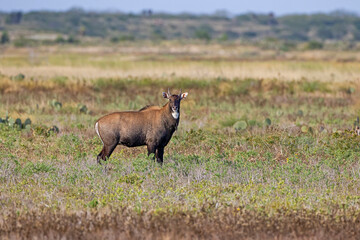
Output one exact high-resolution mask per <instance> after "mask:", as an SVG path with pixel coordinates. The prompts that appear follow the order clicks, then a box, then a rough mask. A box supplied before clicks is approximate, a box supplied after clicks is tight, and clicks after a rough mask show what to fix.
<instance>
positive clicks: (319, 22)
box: [0, 8, 360, 43]
mask: <svg viewBox="0 0 360 240" xmlns="http://www.w3.org/2000/svg"><path fill="white" fill-rule="evenodd" d="M24 29H25V30H27V31H32V32H42V33H43V32H49V33H57V34H59V35H66V36H69V39H61V38H59V39H57V40H56V41H57V42H58V43H65V42H70V43H71V42H76V41H77V40H75V39H77V38H76V37H82V36H88V37H98V38H107V39H109V40H110V41H112V42H119V41H134V40H141V39H150V40H162V39H200V40H204V41H211V40H215V39H216V40H219V41H228V40H235V39H249V40H253V39H267V38H276V39H280V40H286V41H298V42H303V41H319V42H323V41H342V40H346V41H360V17H359V16H358V15H357V14H354V13H350V12H345V11H335V12H332V13H328V14H322V13H319V14H292V15H285V16H279V17H277V16H275V14H273V13H267V14H256V13H245V14H239V15H231V14H228V13H227V12H225V11H217V12H216V13H214V14H207V15H197V14H189V13H183V14H167V13H156V12H153V11H152V10H151V9H145V10H143V11H141V12H140V13H138V14H134V13H113V12H92V11H84V10H82V9H79V8H73V9H70V10H68V11H64V12H51V11H32V12H28V13H22V12H10V13H4V12H2V13H0V31H3V33H2V35H3V36H2V38H1V43H6V42H9V41H10V38H9V35H8V32H12V31H17V32H21V31H24Z"/></svg>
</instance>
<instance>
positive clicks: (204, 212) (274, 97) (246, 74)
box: [0, 45, 360, 239]
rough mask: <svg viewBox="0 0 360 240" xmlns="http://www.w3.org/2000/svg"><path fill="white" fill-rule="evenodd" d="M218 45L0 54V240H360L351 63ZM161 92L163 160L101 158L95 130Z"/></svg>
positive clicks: (133, 153) (339, 56)
mask: <svg viewBox="0 0 360 240" xmlns="http://www.w3.org/2000/svg"><path fill="white" fill-rule="evenodd" d="M228 48H229V46H228V47H224V49H222V48H221V47H220V46H217V45H208V46H206V47H204V46H176V45H175V46H173V45H172V46H171V47H169V46H168V48H166V49H167V50H164V49H163V48H161V47H158V46H151V45H150V46H149V47H148V48H138V49H137V48H136V46H129V48H128V49H130V50H129V51H127V52H126V51H125V50H126V48H114V49H113V51H111V49H110V50H109V47H96V48H94V47H80V48H79V49H73V48H70V47H62V48H44V47H43V48H36V49H13V48H4V49H2V50H1V51H2V55H1V58H0V72H1V76H0V93H1V95H0V118H1V122H2V123H0V129H1V130H0V156H1V157H0V183H1V184H0V238H4V239H17V238H21V237H25V238H35V237H38V238H40V239H41V238H45V239H61V238H62V237H63V238H66V239H73V238H86V239H116V238H118V239H133V238H137V239H138V238H141V239H154V238H157V239H173V238H175V237H177V238H182V239H190V238H191V239H219V238H224V239H266V238H277V239H305V238H306V239H328V238H335V239H336V238H338V239H358V238H359V237H360V230H359V229H360V192H359V189H360V164H359V159H360V155H359V152H360V147H359V144H360V137H358V136H356V135H355V134H354V133H353V128H354V121H355V120H356V118H357V116H359V115H360V101H359V89H360V88H359V87H360V86H359V76H360V64H359V62H358V61H357V56H358V55H359V54H358V53H357V52H354V53H343V52H338V53H337V52H327V51H325V50H324V51H318V52H298V57H297V58H294V56H296V55H297V53H296V52H290V53H287V55H286V56H279V55H278V54H277V53H275V52H274V53H262V52H261V51H260V50H259V49H250V50H251V51H252V52H254V53H253V55H254V54H255V53H256V54H257V55H256V54H255V55H256V56H255V57H252V59H249V58H248V57H246V56H247V55H241V54H242V53H244V52H247V51H250V50H249V49H248V48H245V47H241V46H235V47H234V49H235V50H234V52H233V53H232V52H231V49H230V50H229V49H228ZM243 48H245V49H243ZM162 49H163V50H162ZM205 49H210V50H208V53H206V52H205V53H204V51H205ZM211 50H213V51H211ZM266 54H268V55H269V56H270V57H269V56H267V55H266ZM265 55H266V56H265ZM271 56H273V57H271ZM311 56H313V57H311ZM328 56H333V57H332V58H331V59H329V58H328ZM344 56H345V57H344ZM345 58H346V61H344V59H345ZM168 87H169V88H170V89H171V90H172V92H177V91H179V89H180V88H182V89H183V91H187V92H189V95H188V98H187V99H186V100H184V101H183V102H182V107H181V120H180V125H179V128H178V130H177V132H176V133H175V134H174V136H173V138H172V139H171V141H170V143H169V145H168V146H167V147H166V148H165V156H164V165H163V166H160V165H158V164H157V163H154V162H153V161H152V160H151V159H150V158H148V157H147V156H146V154H145V153H146V148H145V147H139V148H126V147H122V146H119V147H117V149H116V150H115V152H114V153H113V155H112V156H111V158H110V159H109V160H108V161H107V163H106V164H105V166H104V165H103V166H101V165H98V164H97V163H96V155H97V154H98V153H99V152H100V150H101V147H102V146H101V141H100V139H99V138H98V137H97V136H96V134H95V131H94V123H95V121H96V120H97V119H98V118H99V117H101V116H102V115H104V114H106V113H110V112H113V111H121V110H137V109H140V108H141V107H143V106H145V105H148V104H155V105H163V104H165V103H166V101H165V100H164V99H163V98H162V92H163V91H166V90H167V88H168ZM17 118H19V119H20V120H17ZM28 118H29V119H30V120H31V124H29V122H25V120H26V119H28ZM20 121H21V122H20ZM357 124H358V123H357Z"/></svg>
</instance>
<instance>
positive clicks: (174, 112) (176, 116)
mask: <svg viewBox="0 0 360 240" xmlns="http://www.w3.org/2000/svg"><path fill="white" fill-rule="evenodd" d="M171 115H172V116H173V118H175V119H178V118H179V115H180V114H179V111H173V112H172V113H171Z"/></svg>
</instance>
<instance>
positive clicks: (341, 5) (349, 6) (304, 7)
mask: <svg viewBox="0 0 360 240" xmlns="http://www.w3.org/2000/svg"><path fill="white" fill-rule="evenodd" d="M72 7H80V8H83V9H84V10H96V11H121V12H132V13H138V12H140V11H141V10H143V9H152V10H153V11H154V12H168V13H181V12H188V13H199V14H201V13H214V12H215V11H216V10H227V11H229V12H230V13H233V14H239V13H245V12H256V13H268V12H273V13H275V14H276V15H284V14H292V13H314V12H331V11H334V10H347V11H351V12H355V13H357V14H360V0H300V1H299V0H297V1H294V0H246V1H245V0H238V1H236V0H181V1H171V0H148V1H145V0H141V1H140V0H126V1H125V0H61V1H59V0H10V1H9V0H0V11H6V12H8V11H15V10H16V11H17V10H21V11H25V12H28V11H32V10H54V11H64V10H68V9H70V8H72Z"/></svg>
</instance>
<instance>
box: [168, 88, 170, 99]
mask: <svg viewBox="0 0 360 240" xmlns="http://www.w3.org/2000/svg"><path fill="white" fill-rule="evenodd" d="M168 94H169V97H170V96H171V93H170V89H169V88H168Z"/></svg>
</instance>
